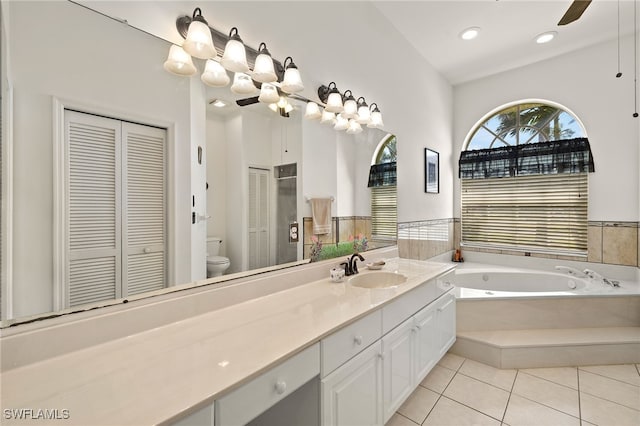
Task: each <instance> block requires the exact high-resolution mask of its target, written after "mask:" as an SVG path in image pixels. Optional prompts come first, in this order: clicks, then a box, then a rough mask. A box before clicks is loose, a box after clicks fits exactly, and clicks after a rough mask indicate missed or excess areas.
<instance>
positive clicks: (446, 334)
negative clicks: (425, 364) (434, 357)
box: [436, 293, 456, 359]
mask: <svg viewBox="0 0 640 426" xmlns="http://www.w3.org/2000/svg"><path fill="white" fill-rule="evenodd" d="M436 311H437V312H436V323H437V329H438V348H439V350H440V353H439V356H438V359H440V358H441V357H442V356H444V354H445V353H446V352H447V351H448V350H449V348H450V347H451V346H452V345H453V344H454V342H455V341H456V297H455V296H454V295H453V294H451V293H447V294H445V295H444V296H442V298H441V300H439V301H438V304H437V305H436Z"/></svg>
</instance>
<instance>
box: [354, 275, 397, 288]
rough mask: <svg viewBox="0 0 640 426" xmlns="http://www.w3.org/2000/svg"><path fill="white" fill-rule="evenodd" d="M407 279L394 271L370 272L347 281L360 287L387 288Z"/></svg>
mask: <svg viewBox="0 0 640 426" xmlns="http://www.w3.org/2000/svg"><path fill="white" fill-rule="evenodd" d="M406 281H407V277H406V276H404V275H402V274H397V273H395V272H370V273H368V274H362V275H356V276H354V277H351V278H349V283H351V285H353V286H356V287H362V288H388V287H394V286H397V285H399V284H402V283H404V282H406Z"/></svg>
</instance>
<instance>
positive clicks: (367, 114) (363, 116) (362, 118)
mask: <svg viewBox="0 0 640 426" xmlns="http://www.w3.org/2000/svg"><path fill="white" fill-rule="evenodd" d="M356 120H357V121H358V123H360V124H368V123H369V121H371V111H369V107H368V106H367V104H364V105H360V106H359V107H358V117H357V118H356Z"/></svg>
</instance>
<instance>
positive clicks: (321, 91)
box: [318, 81, 344, 113]
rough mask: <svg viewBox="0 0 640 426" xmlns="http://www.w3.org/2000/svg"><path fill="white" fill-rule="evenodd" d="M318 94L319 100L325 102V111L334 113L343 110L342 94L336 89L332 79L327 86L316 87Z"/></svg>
mask: <svg viewBox="0 0 640 426" xmlns="http://www.w3.org/2000/svg"><path fill="white" fill-rule="evenodd" d="M318 96H319V97H320V100H321V101H322V102H324V103H325V104H326V106H325V110H326V111H328V112H334V113H339V112H342V111H344V106H343V105H342V95H341V94H340V92H339V91H338V88H337V87H336V83H335V82H333V81H332V82H331V83H329V85H328V86H320V87H319V88H318Z"/></svg>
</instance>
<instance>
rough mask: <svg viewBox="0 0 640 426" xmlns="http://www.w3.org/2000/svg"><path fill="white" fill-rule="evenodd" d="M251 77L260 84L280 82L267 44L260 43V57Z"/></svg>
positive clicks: (257, 58)
mask: <svg viewBox="0 0 640 426" xmlns="http://www.w3.org/2000/svg"><path fill="white" fill-rule="evenodd" d="M251 77H252V78H253V79H254V80H255V81H259V82H260V83H273V82H274V81H276V80H278V76H277V75H276V71H275V69H274V68H273V59H272V58H271V53H269V50H268V49H267V45H266V44H265V43H260V46H259V47H258V56H257V57H256V63H255V66H254V67H253V73H252V74H251Z"/></svg>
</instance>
